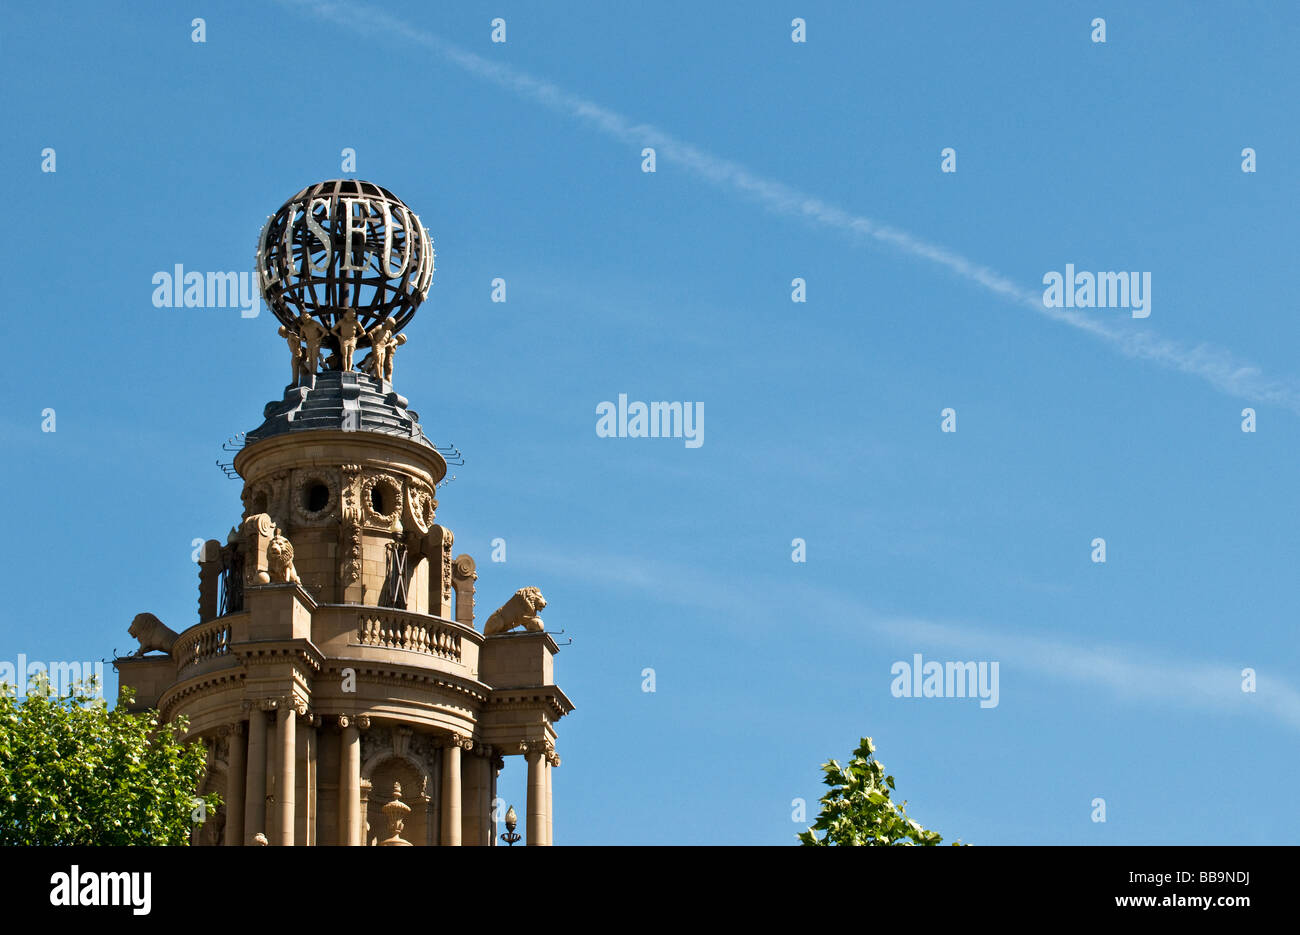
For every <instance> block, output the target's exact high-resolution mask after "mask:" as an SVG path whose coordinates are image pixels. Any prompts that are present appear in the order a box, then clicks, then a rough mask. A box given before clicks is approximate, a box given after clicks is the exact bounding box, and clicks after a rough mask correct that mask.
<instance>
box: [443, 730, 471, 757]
mask: <svg viewBox="0 0 1300 935" xmlns="http://www.w3.org/2000/svg"><path fill="white" fill-rule="evenodd" d="M443 746H444V747H460V748H461V749H462V750H464V751H466V752H469V751H470V750H473V749H474V738H473V737H466V736H465V735H464V734H457V733H452V734H451V735H450V736H449V737H448V738H447V742H446V743H444V744H443Z"/></svg>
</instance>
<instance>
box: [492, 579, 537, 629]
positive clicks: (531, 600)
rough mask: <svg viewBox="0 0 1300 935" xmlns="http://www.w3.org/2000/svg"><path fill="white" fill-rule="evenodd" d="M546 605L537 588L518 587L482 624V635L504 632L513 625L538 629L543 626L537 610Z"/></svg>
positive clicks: (512, 627) (513, 626)
mask: <svg viewBox="0 0 1300 935" xmlns="http://www.w3.org/2000/svg"><path fill="white" fill-rule="evenodd" d="M545 607H546V599H545V598H544V597H542V592H541V591H539V590H538V589H537V588H520V589H519V590H518V591H516V592H515V593H514V596H513V597H512V598H510V600H508V601H506V602H505V603H504V604H502V605H501V607H500V608H498V609H497V610H496V612H495V613H493V614H492V616H491V617H488V619H487V623H485V624H484V625H483V635H484V636H493V635H495V634H498V633H506V632H508V631H510V630H513V629H514V628H515V627H523V628H524V629H525V630H533V631H538V630H542V629H543V628H544V626H543V624H542V618H541V617H539V616H537V612H538V611H539V610H542V609H544V608H545Z"/></svg>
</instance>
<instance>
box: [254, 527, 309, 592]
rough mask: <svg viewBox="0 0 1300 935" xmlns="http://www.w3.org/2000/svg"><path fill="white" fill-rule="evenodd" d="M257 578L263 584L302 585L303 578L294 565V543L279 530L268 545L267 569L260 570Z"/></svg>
mask: <svg viewBox="0 0 1300 935" xmlns="http://www.w3.org/2000/svg"><path fill="white" fill-rule="evenodd" d="M264 579H265V580H264ZM257 580H258V582H259V583H261V584H268V583H270V584H284V583H290V584H296V585H298V587H302V579H300V578H299V577H298V572H297V570H296V569H295V568H294V567H293V543H291V542H290V541H289V540H288V539H286V538H285V537H284V536H282V535H280V534H279V533H278V532H277V533H276V535H275V536H274V537H272V539H271V541H270V542H269V543H268V544H267V546H266V571H264V572H259V573H258V576H257Z"/></svg>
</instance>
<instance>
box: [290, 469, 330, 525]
mask: <svg viewBox="0 0 1300 935" xmlns="http://www.w3.org/2000/svg"><path fill="white" fill-rule="evenodd" d="M335 486H336V483H335V479H334V478H333V477H331V476H330V475H328V474H326V473H325V472H324V471H320V470H309V471H302V472H300V473H299V474H298V481H297V483H296V484H294V495H293V498H292V499H293V505H292V509H293V516H294V519H296V520H297V521H298V522H300V523H303V524H308V523H319V522H321V521H323V520H327V519H329V518H330V517H331V516H332V515H333V513H334V510H335V508H336V507H337V506H338V495H337V493H336V492H335V489H334V488H335ZM316 487H324V488H325V504H324V506H322V507H321V508H320V509H319V510H313V509H310V507H309V503H310V498H311V494H312V490H313V489H314V488H316Z"/></svg>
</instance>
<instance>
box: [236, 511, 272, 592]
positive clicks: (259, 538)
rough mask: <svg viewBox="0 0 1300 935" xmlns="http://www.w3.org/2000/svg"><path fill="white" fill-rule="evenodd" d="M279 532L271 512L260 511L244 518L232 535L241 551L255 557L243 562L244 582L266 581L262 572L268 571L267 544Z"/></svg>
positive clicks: (259, 582)
mask: <svg viewBox="0 0 1300 935" xmlns="http://www.w3.org/2000/svg"><path fill="white" fill-rule="evenodd" d="M278 532H279V530H278V529H276V526H275V523H274V521H272V519H271V515H270V514H269V513H258V514H256V515H254V516H250V517H248V518H247V519H246V520H244V522H243V523H242V524H241V525H240V527H239V530H238V532H236V533H234V534H233V535H232V538H233V539H234V540H236V543H237V544H238V547H239V551H240V552H241V553H242V554H244V555H247V556H249V557H250V558H252V559H253V560H252V561H249V562H244V563H243V566H244V584H264V583H265V581H263V579H262V574H263V573H265V572H266V571H267V566H266V559H267V554H266V553H267V546H268V545H269V544H270V540H271V539H272V538H273V537H274V536H275V535H276V534H277V533H278Z"/></svg>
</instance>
